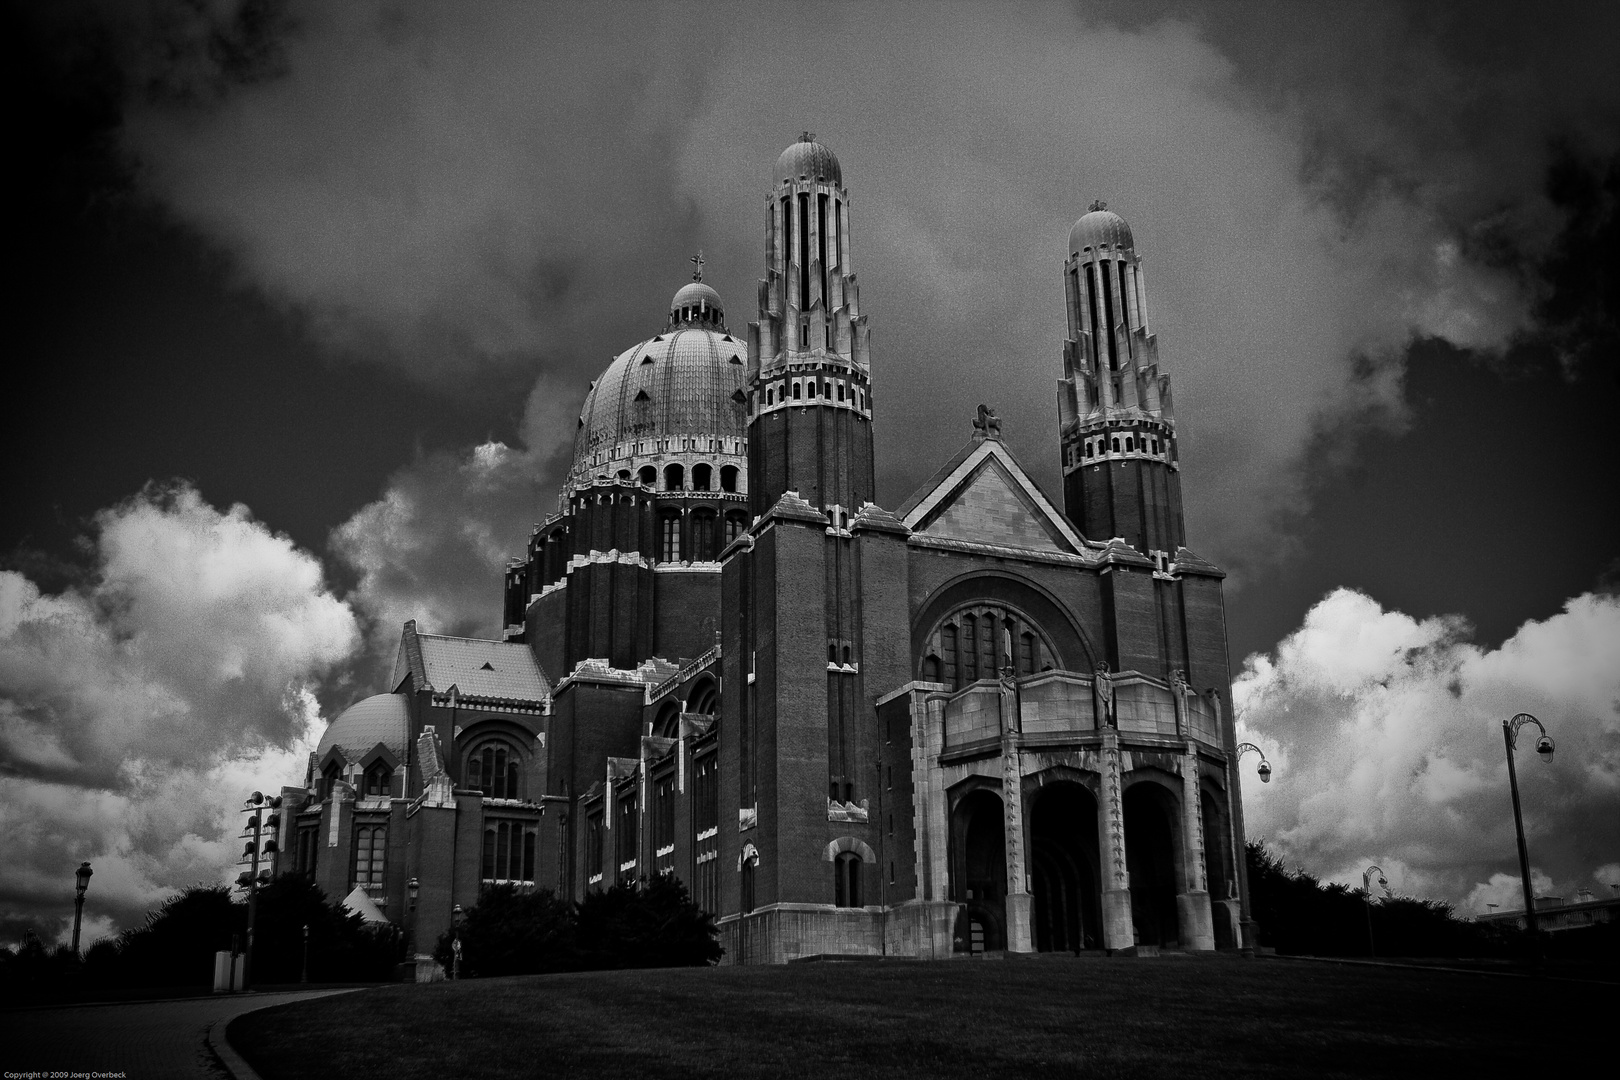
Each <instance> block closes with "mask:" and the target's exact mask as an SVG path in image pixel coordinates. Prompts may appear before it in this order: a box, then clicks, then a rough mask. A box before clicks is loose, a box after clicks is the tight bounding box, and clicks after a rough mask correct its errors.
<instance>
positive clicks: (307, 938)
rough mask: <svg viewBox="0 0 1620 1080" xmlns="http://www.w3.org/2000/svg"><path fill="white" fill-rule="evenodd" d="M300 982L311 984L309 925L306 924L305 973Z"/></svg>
mask: <svg viewBox="0 0 1620 1080" xmlns="http://www.w3.org/2000/svg"><path fill="white" fill-rule="evenodd" d="M298 981H299V982H309V923H305V924H304V973H303V975H302V976H301V977H300V978H299V980H298Z"/></svg>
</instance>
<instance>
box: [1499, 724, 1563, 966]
mask: <svg viewBox="0 0 1620 1080" xmlns="http://www.w3.org/2000/svg"><path fill="white" fill-rule="evenodd" d="M1526 724H1534V725H1536V728H1537V729H1538V730H1539V731H1540V732H1541V738H1539V739H1537V740H1536V753H1537V754H1540V755H1541V760H1542V761H1544V762H1546V763H1548V764H1549V765H1550V764H1551V763H1552V759H1553V741H1552V736H1551V735H1548V734H1547V728H1546V727H1545V726H1544V725H1543V724H1542V722H1541V721H1540V720H1537V719H1536V718H1535V717H1533V716H1531V715H1530V714H1529V713H1527V712H1522V713H1519V714H1518V715H1516V716H1514V717H1513V718H1512V719H1511V720H1503V721H1502V742H1503V743H1505V744H1506V745H1507V763H1508V786H1509V787H1510V788H1511V789H1512V791H1513V829H1514V832H1515V833H1516V834H1517V836H1518V840H1519V884H1520V886H1521V887H1522V888H1523V890H1524V928H1525V929H1526V930H1528V931H1529V932H1530V947H1531V950H1532V951H1531V955H1532V956H1533V957H1534V958H1535V959H1537V960H1539V959H1540V958H1541V939H1540V937H1539V936H1538V935H1537V931H1536V894H1535V889H1534V888H1533V887H1532V886H1531V884H1530V849H1529V848H1527V847H1526V846H1525V843H1524V813H1523V811H1521V810H1520V809H1519V773H1518V770H1517V769H1516V768H1515V767H1514V764H1513V748H1514V746H1515V744H1516V743H1517V742H1518V741H1519V729H1520V728H1522V727H1523V726H1524V725H1526Z"/></svg>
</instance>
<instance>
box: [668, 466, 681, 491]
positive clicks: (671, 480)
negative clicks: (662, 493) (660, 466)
mask: <svg viewBox="0 0 1620 1080" xmlns="http://www.w3.org/2000/svg"><path fill="white" fill-rule="evenodd" d="M685 486H686V469H685V467H684V466H682V465H678V464H671V465H666V466H665V467H664V488H665V490H668V491H680V490H681V489H682V488H684V487H685Z"/></svg>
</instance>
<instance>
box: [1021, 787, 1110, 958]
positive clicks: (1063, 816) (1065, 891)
mask: <svg viewBox="0 0 1620 1080" xmlns="http://www.w3.org/2000/svg"><path fill="white" fill-rule="evenodd" d="M1029 831H1030V871H1031V874H1030V877H1031V884H1032V885H1033V887H1034V894H1035V895H1034V901H1035V910H1034V916H1035V926H1034V931H1035V948H1036V949H1037V950H1039V951H1040V952H1079V951H1080V950H1081V949H1095V948H1100V947H1101V946H1102V918H1101V903H1102V894H1101V893H1100V892H1099V890H1098V886H1097V882H1098V880H1099V874H1098V863H1097V800H1096V799H1095V798H1093V797H1092V794H1091V792H1090V791H1088V790H1086V788H1085V786H1084V785H1082V784H1079V783H1076V782H1075V781H1072V780H1060V781H1057V782H1055V783H1049V784H1047V785H1045V786H1044V787H1042V788H1041V789H1040V791H1038V792H1037V793H1036V794H1035V799H1034V805H1033V806H1032V807H1031V808H1030V830H1029Z"/></svg>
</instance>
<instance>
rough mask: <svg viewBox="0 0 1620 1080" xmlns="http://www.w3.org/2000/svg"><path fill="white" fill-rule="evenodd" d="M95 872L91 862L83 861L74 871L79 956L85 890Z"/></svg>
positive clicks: (76, 953)
mask: <svg viewBox="0 0 1620 1080" xmlns="http://www.w3.org/2000/svg"><path fill="white" fill-rule="evenodd" d="M93 873H95V871H94V870H92V869H90V864H89V863H87V862H83V863H80V864H79V868H78V869H77V870H75V871H74V872H73V877H74V881H75V884H74V886H73V892H74V896H73V957H74V959H78V956H79V924H80V923H82V922H83V921H84V891H85V890H86V889H88V888H89V887H90V875H91V874H93Z"/></svg>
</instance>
